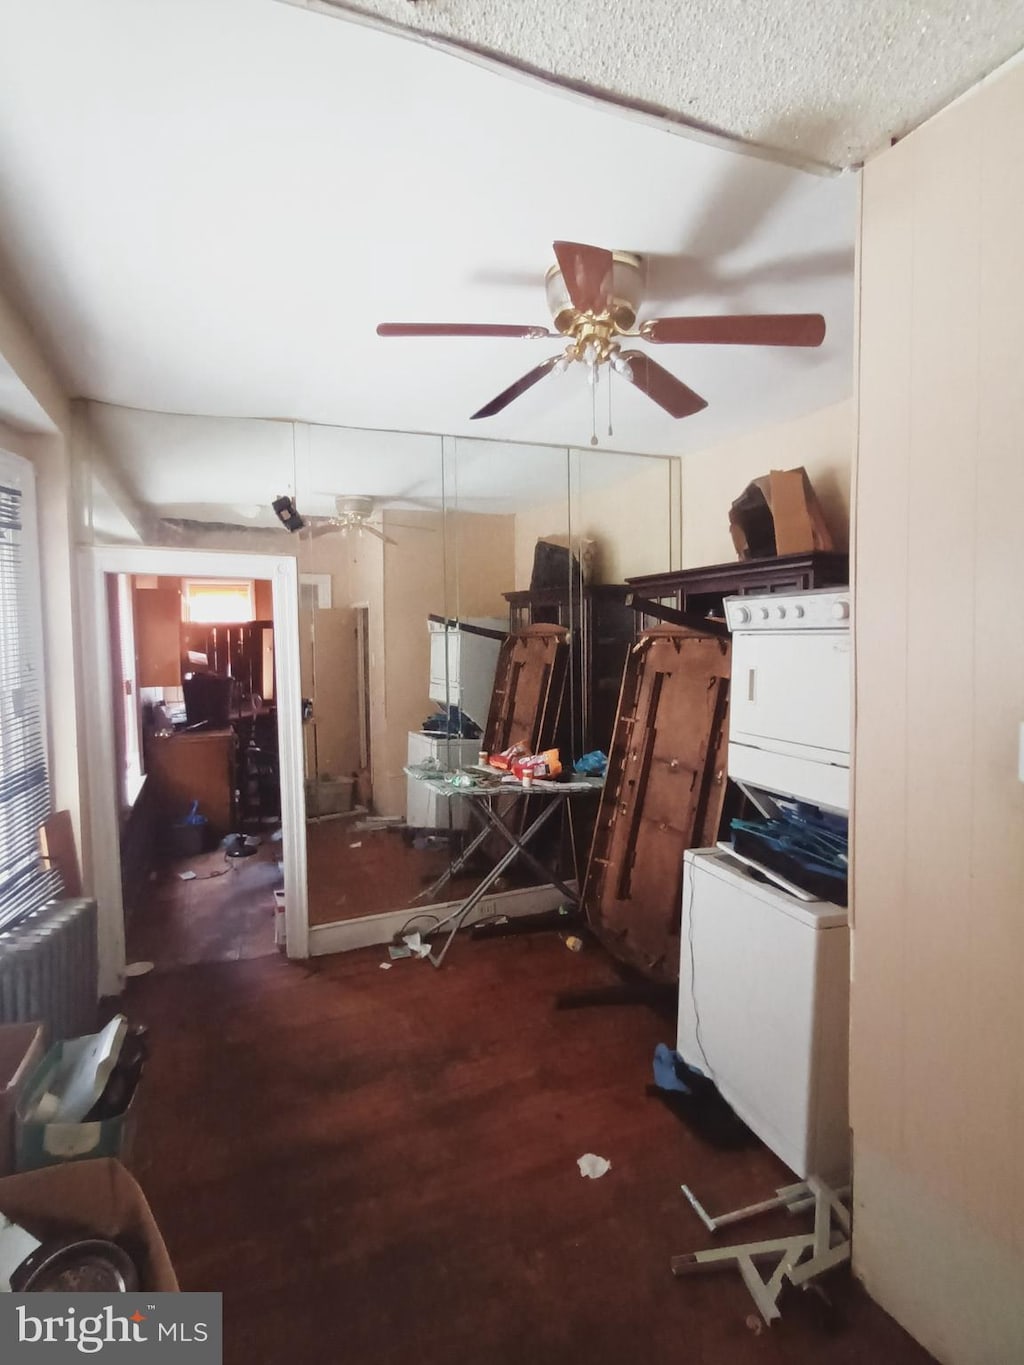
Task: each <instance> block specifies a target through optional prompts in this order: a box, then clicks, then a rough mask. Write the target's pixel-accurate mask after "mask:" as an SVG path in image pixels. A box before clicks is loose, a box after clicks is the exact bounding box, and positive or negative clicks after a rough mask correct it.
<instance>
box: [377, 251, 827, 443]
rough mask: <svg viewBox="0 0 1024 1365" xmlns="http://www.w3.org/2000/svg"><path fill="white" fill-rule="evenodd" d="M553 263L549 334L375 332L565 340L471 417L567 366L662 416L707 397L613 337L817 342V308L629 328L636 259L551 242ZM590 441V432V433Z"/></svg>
mask: <svg viewBox="0 0 1024 1365" xmlns="http://www.w3.org/2000/svg"><path fill="white" fill-rule="evenodd" d="M554 252H555V261H556V264H555V265H553V266H551V267H550V269H549V270H548V272H547V274H546V275H545V278H544V287H545V292H546V295H547V303H548V308H549V310H550V312H551V317H552V320H553V322H554V327H555V330H554V332H552V331H549V330H548V328H546V327H531V326H529V325H518V324H512V323H459V322H382V323H380V325H379V326H378V327H377V334H378V336H382V337H431V336H432V337H454V336H458V337H483V336H497V337H522V338H524V339H528V340H535V339H539V338H542V337H550V336H562V337H565V338H567V341H568V344H567V345H566V347H565V350H564V351H563V352H561V353H560V354H558V355H554V356H551V357H550V358H549V359H547V360H545V361H543V362H542V363H541V364H540V365H537V366H535V367H534V368H533V369H532V370H529V371H527V373H526V374H524V375H523V376H522V377H521V378H519V379H517V380H516V381H515V383H514V384H510V385H509V387H508V388H507V389H504V390H502V392H501V393H499V394H498V395H497V397H495V398H492V399H491V401H490V402H489V403H486V404H485V405H484V406H483V407H482V408H480V409H479V411H477V412H474V413H473V415H472V418H471V420H476V419H477V418H481V417H493V416H494V415H495V414H496V413H499V412H501V411H502V410H503V409H504V408H506V407H508V405H509V404H510V403H512V402H513V401H514V400H515V399H516V398H518V397H520V395H521V394H524V393H525V392H526V391H527V389H530V388H532V387H533V386H534V384H537V383H539V382H540V380H542V379H544V378H545V377H546V376H547V375H549V374H564V373H565V371H566V370H567V369H568V368H569V367H570V365H572V364H573V363H579V364H582V365H584V366H586V368H587V375H588V379H589V381H590V384H591V386H592V387H593V386H596V384H597V379H598V374H599V370H600V367H601V366H603V365H607V366H608V367H609V369H611V370H613V371H614V372H615V373H616V374H618V375H619V376H620V377H621V378H622V379H624V380H625V381H626V382H627V383H629V384H632V385H633V387H634V388H636V389H639V390H640V392H641V393H644V394H646V395H647V397H648V398H650V399H651V400H652V401H653V402H655V403H657V404H658V406H659V407H661V408H662V409H664V411H665V412H667V413H668V414H669V416H670V417H675V418H680V417H691V416H693V414H694V413H697V412H700V411H701V409H702V408H706V407H707V400H706V399H704V398H702V397H701V396H700V394H698V393H695V392H694V391H693V389H691V388H688V387H687V386H686V385H685V384H684V383H683V382H682V380H680V379H677V378H676V376H675V375H674V374H671V373H670V372H669V371H668V370H666V369H664V368H663V367H662V366H661V365H659V364H658V363H657V361H655V360H652V359H651V357H650V356H649V355H647V353H646V352H644V351H637V350H628V351H624V350H623V349H622V344H621V342H620V340H619V338H620V337H626V338H629V339H630V340H639V341H645V342H649V343H651V344H653V345H698V346H721V345H727V346H820V345H821V343H822V341H823V340H824V338H825V319H824V318H823V317H822V316H821V314H820V313H761V314H734V315H731V316H711V317H678V318H649V319H647V320H646V321H645V322H642V323H640V325H639V327H637V316H638V313H639V310H640V305H641V302H642V299H643V263H642V260H641V258H640V257H639V256H635V255H633V253H632V252H628V251H608V250H606V249H605V248H604V247H599V246H588V245H587V244H586V243H584V242H555V243H554ZM594 442H595V443H596V436H595V437H594Z"/></svg>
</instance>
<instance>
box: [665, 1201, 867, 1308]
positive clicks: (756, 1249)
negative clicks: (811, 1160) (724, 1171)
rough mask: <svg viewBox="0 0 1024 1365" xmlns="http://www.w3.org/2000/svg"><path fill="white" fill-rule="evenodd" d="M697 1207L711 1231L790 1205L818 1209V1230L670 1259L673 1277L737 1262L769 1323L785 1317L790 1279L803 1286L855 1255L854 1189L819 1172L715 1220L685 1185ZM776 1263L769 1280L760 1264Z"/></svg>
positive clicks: (795, 1209) (791, 1208) (798, 1210)
mask: <svg viewBox="0 0 1024 1365" xmlns="http://www.w3.org/2000/svg"><path fill="white" fill-rule="evenodd" d="M682 1189H683V1193H684V1194H685V1195H686V1197H687V1199H688V1200H689V1201H690V1204H691V1205H692V1206H693V1209H694V1210H695V1212H696V1213H697V1214H698V1216H699V1217H700V1219H701V1221H702V1222H703V1224H704V1226H705V1227H706V1228H707V1229H708V1230H709V1231H710V1232H717V1231H718V1229H719V1228H721V1227H726V1226H728V1225H729V1224H731V1223H739V1222H741V1221H743V1220H744V1219H746V1218H753V1217H755V1216H756V1215H757V1214H759V1213H768V1212H769V1211H770V1210H772V1209H786V1210H787V1212H789V1213H801V1212H804V1211H806V1210H808V1209H811V1208H813V1209H814V1229H813V1231H811V1232H806V1233H797V1234H795V1235H794V1236H791V1237H774V1238H770V1239H768V1240H767V1241H763V1242H745V1243H742V1244H740V1245H737V1246H727V1247H715V1248H714V1249H712V1250H710V1251H691V1252H687V1253H686V1254H685V1255H683V1256H673V1257H672V1260H671V1262H670V1265H671V1268H672V1274H673V1275H697V1274H701V1273H702V1272H706V1271H710V1270H722V1269H726V1270H727V1269H729V1268H730V1267H733V1266H735V1268H736V1269H737V1270H738V1271H739V1272H740V1275H741V1276H742V1277H743V1283H744V1284H745V1285H746V1286H747V1288H748V1289H749V1290H750V1295H751V1297H752V1298H753V1300H754V1302H755V1304H756V1305H757V1307H758V1309H759V1310H760V1313H761V1316H762V1317H763V1318H764V1320H765V1322H766V1323H768V1324H771V1323H772V1322H773V1321H774V1320H775V1319H776V1318H777V1317H780V1316H781V1314H780V1311H779V1306H778V1302H779V1295H780V1294H781V1293H782V1289H783V1286H784V1285H785V1284H786V1282H787V1280H788V1281H789V1283H790V1284H794V1285H798V1286H800V1287H801V1288H806V1287H808V1286H809V1284H810V1282H811V1281H812V1280H813V1279H815V1278H816V1277H817V1276H818V1275H822V1274H824V1273H825V1271H826V1270H832V1269H833V1268H834V1267H835V1266H837V1265H841V1264H842V1263H843V1262H844V1261H848V1260H849V1258H850V1211H849V1209H847V1207H846V1206H845V1204H844V1203H843V1202H842V1201H843V1199H844V1198H847V1197H848V1196H849V1193H850V1191H849V1187H848V1186H846V1187H843V1188H842V1189H838V1190H833V1189H832V1188H831V1187H830V1186H828V1185H826V1184H825V1182H824V1181H823V1180H820V1179H818V1177H817V1176H809V1177H808V1178H807V1180H802V1181H800V1182H799V1183H798V1184H796V1185H784V1186H782V1188H780V1189H779V1190H777V1191H776V1196H775V1198H774V1199H765V1200H762V1202H761V1203H759V1204H750V1205H748V1207H747V1208H743V1209H736V1210H734V1211H733V1212H732V1213H723V1214H719V1216H718V1217H717V1218H712V1217H711V1216H710V1215H709V1214H708V1213H707V1212H706V1211H705V1209H704V1207H703V1206H702V1205H701V1203H700V1201H699V1200H698V1199H697V1197H696V1195H694V1193H693V1191H692V1190H691V1189H690V1188H689V1187H688V1186H686V1185H684V1186H683V1187H682ZM762 1261H769V1262H771V1261H774V1263H775V1265H774V1269H773V1270H772V1272H771V1274H770V1275H769V1276H768V1278H767V1279H765V1278H763V1277H762V1275H761V1272H760V1271H759V1270H758V1268H757V1267H758V1263H759V1262H762Z"/></svg>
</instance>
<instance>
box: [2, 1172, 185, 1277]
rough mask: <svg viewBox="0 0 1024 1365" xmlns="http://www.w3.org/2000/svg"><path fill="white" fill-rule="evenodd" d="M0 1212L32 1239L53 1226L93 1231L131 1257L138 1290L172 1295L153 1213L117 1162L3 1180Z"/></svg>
mask: <svg viewBox="0 0 1024 1365" xmlns="http://www.w3.org/2000/svg"><path fill="white" fill-rule="evenodd" d="M0 1213H4V1214H6V1215H7V1217H8V1218H9V1219H10V1220H11V1221H12V1222H14V1223H19V1224H21V1225H22V1226H23V1227H25V1228H26V1229H27V1230H28V1231H29V1232H32V1233H34V1234H35V1235H36V1236H39V1235H40V1233H41V1232H44V1231H45V1232H56V1231H57V1230H58V1229H59V1228H65V1229H71V1230H72V1231H74V1232H91V1233H98V1234H99V1235H100V1236H102V1237H106V1238H108V1239H110V1240H111V1241H115V1242H118V1243H120V1245H121V1246H123V1247H124V1249H125V1251H127V1252H128V1254H129V1255H130V1256H131V1257H132V1259H133V1260H134V1261H135V1263H136V1265H137V1266H138V1268H139V1278H140V1288H142V1289H153V1290H157V1291H158V1292H162V1293H174V1294H176V1293H177V1292H178V1277H177V1276H176V1275H175V1273H174V1267H173V1266H172V1265H171V1260H170V1257H169V1256H168V1254H167V1247H166V1246H165V1245H164V1239H163V1237H161V1235H160V1229H159V1228H158V1227H157V1225H156V1219H155V1218H154V1217H153V1211H152V1209H151V1208H150V1207H149V1204H148V1203H147V1202H146V1196H145V1195H144V1194H143V1193H142V1190H141V1189H140V1188H139V1186H138V1184H137V1183H136V1181H135V1180H134V1179H133V1178H132V1177H131V1175H129V1173H128V1172H127V1171H126V1170H125V1168H124V1167H123V1166H122V1165H121V1163H120V1162H119V1161H115V1160H113V1159H112V1158H102V1159H99V1160H96V1161H76V1162H72V1163H70V1164H68V1165H63V1166H47V1167H45V1168H44V1169H42V1170H39V1171H25V1172H24V1173H23V1174H21V1175H10V1176H6V1177H4V1178H3V1179H0ZM37 1229H38V1231H37Z"/></svg>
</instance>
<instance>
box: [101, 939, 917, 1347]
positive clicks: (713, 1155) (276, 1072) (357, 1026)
mask: <svg viewBox="0 0 1024 1365" xmlns="http://www.w3.org/2000/svg"><path fill="white" fill-rule="evenodd" d="M385 959H386V955H385V953H384V951H383V950H381V949H367V950H365V951H361V952H358V953H352V954H346V955H343V956H338V957H333V958H322V959H318V960H314V961H312V962H310V963H309V964H308V965H305V966H302V965H298V964H293V963H289V962H287V961H286V960H284V959H282V958H281V957H280V956H278V955H276V954H275V955H274V956H271V957H264V958H257V959H253V960H248V961H245V960H240V961H235V962H230V963H221V962H216V963H204V964H201V965H197V966H191V967H186V968H182V969H181V970H177V971H169V972H165V973H163V974H159V975H158V974H154V975H151V976H148V977H143V978H139V979H137V980H134V981H131V982H129V986H128V993H127V995H126V997H125V998H124V1001H123V1008H124V1009H125V1010H126V1012H127V1013H128V1014H129V1016H130V1017H131V1018H132V1019H133V1020H138V1021H140V1022H145V1023H147V1024H149V1025H150V1027H151V1030H152V1041H153V1057H152V1060H151V1062H150V1064H149V1067H148V1069H147V1072H146V1075H145V1077H144V1080H143V1084H142V1086H141V1090H140V1096H139V1104H140V1111H141V1112H140V1120H141V1121H140V1125H139V1136H138V1141H137V1146H136V1153H135V1161H134V1163H133V1169H134V1171H135V1173H136V1175H137V1177H138V1179H139V1180H140V1181H141V1183H142V1185H143V1188H144V1189H145V1191H146V1193H147V1195H148V1197H149V1199H150V1202H151V1203H152V1206H153V1209H154V1211H155V1213H156V1217H157V1219H158V1221H159V1223H160V1225H161V1227H162V1229H163V1232H164V1236H165V1237H166V1240H167V1243H168V1246H169V1249H170V1252H171V1255H172V1258H173V1260H174V1262H175V1265H176V1267H177V1270H178V1274H179V1277H180V1279H181V1284H182V1287H183V1288H184V1289H217V1290H222V1291H223V1293H224V1309H225V1357H224V1358H225V1361H226V1362H228V1365H307V1362H308V1365H314V1362H317V1365H319V1362H329V1363H333V1362H340V1361H352V1362H360V1365H362V1363H364V1362H365V1363H366V1365H370V1363H371V1362H374V1363H376V1362H380V1363H381V1365H414V1363H415V1365H420V1363H421V1362H422V1365H458V1362H463V1361H472V1362H476V1361H480V1362H487V1365H556V1363H557V1365H569V1363H570V1362H577V1361H579V1362H587V1363H588V1365H622V1363H623V1362H626V1361H630V1360H633V1359H639V1360H643V1361H644V1362H650V1363H651V1365H678V1363H679V1362H684V1361H685V1362H687V1363H688V1365H711V1363H712V1362H715V1363H721V1365H746V1362H761V1363H762V1365H764V1363H767V1365H783V1363H785V1365H804V1363H805V1362H812V1361H813V1362H816V1363H818V1362H823V1361H825V1362H841V1363H842V1365H853V1363H854V1362H862V1361H863V1362H869V1361H870V1362H876V1361H885V1362H887V1365H911V1362H914V1363H915V1365H919V1363H921V1362H925V1361H927V1360H929V1359H930V1357H928V1356H927V1355H926V1354H925V1352H924V1351H922V1350H921V1349H920V1348H919V1347H917V1346H916V1345H915V1344H914V1343H913V1342H912V1341H911V1340H910V1339H909V1338H908V1337H907V1336H906V1335H905V1334H904V1333H903V1332H902V1331H901V1330H900V1329H899V1328H898V1327H897V1326H896V1325H895V1323H893V1322H892V1321H891V1320H890V1319H889V1318H888V1317H887V1316H886V1315H885V1314H884V1313H883V1312H882V1311H881V1309H879V1308H878V1307H877V1306H876V1305H875V1304H873V1303H872V1302H871V1301H870V1300H868V1298H867V1297H866V1295H865V1294H864V1293H863V1292H862V1291H861V1289H860V1288H859V1286H858V1285H856V1284H855V1283H854V1282H852V1281H851V1280H850V1279H849V1278H847V1277H844V1276H842V1275H840V1276H839V1278H838V1279H834V1280H833V1282H832V1284H831V1286H830V1290H831V1293H832V1294H833V1296H834V1299H835V1301H836V1304H837V1308H838V1316H839V1318H840V1319H841V1325H840V1326H839V1327H838V1329H837V1330H833V1331H831V1332H827V1331H826V1330H825V1329H824V1328H823V1327H822V1325H821V1324H820V1323H819V1321H818V1315H817V1313H816V1311H815V1308H814V1304H813V1303H812V1302H811V1300H810V1296H807V1295H800V1294H799V1293H797V1292H796V1291H794V1293H793V1297H792V1299H791V1301H790V1302H788V1303H787V1304H786V1309H785V1315H784V1317H783V1319H782V1321H781V1322H779V1323H777V1324H776V1325H775V1326H774V1327H772V1328H771V1329H767V1328H764V1329H763V1330H760V1331H758V1330H755V1328H756V1326H757V1319H756V1317H755V1315H754V1308H753V1304H752V1302H751V1300H750V1298H749V1296H748V1294H747V1292H746V1290H745V1289H744V1287H743V1285H742V1283H741V1281H740V1279H739V1276H738V1275H737V1274H735V1273H732V1272H725V1273H722V1274H718V1275H709V1276H702V1277H699V1278H695V1279H690V1280H674V1279H673V1278H672V1276H671V1275H670V1273H669V1257H670V1256H671V1255H673V1254H674V1253H676V1252H680V1251H686V1250H693V1249H696V1248H698V1247H703V1246H707V1245H710V1244H711V1241H712V1239H711V1237H710V1236H709V1234H707V1233H706V1232H705V1231H704V1229H703V1227H702V1226H701V1225H700V1223H699V1222H698V1220H697V1218H696V1217H695V1215H694V1214H693V1212H692V1211H691V1210H690V1209H689V1207H688V1206H687V1204H686V1202H685V1200H684V1198H683V1196H682V1194H681V1193H680V1191H679V1186H680V1184H681V1183H682V1182H687V1183H689V1184H690V1185H691V1186H693V1187H694V1188H695V1189H696V1190H697V1191H698V1192H699V1194H700V1196H701V1197H702V1198H703V1199H704V1201H705V1203H706V1205H707V1206H708V1207H709V1208H711V1209H712V1210H723V1209H726V1208H732V1207H735V1206H737V1205H739V1204H743V1203H747V1202H750V1201H752V1200H755V1199H760V1198H763V1197H765V1196H766V1195H767V1194H769V1193H770V1192H771V1191H772V1190H773V1188H774V1187H775V1186H776V1185H780V1184H783V1183H787V1182H788V1181H789V1180H791V1179H792V1176H791V1175H790V1174H789V1173H788V1172H787V1171H786V1169H785V1168H784V1167H783V1166H782V1165H781V1164H780V1163H779V1162H778V1161H776V1160H775V1158H774V1157H773V1156H772V1155H771V1154H770V1153H769V1152H768V1151H767V1150H766V1149H765V1148H763V1147H761V1146H760V1145H754V1146H752V1147H750V1148H749V1149H748V1150H744V1151H742V1152H739V1153H737V1152H721V1151H716V1150H715V1149H713V1148H711V1147H708V1146H706V1145H705V1144H704V1143H703V1142H702V1141H700V1140H699V1139H698V1138H696V1137H695V1136H694V1135H693V1134H692V1133H691V1132H690V1131H689V1130H688V1128H687V1127H686V1126H684V1124H683V1123H682V1122H681V1121H680V1120H679V1119H678V1118H677V1117H675V1116H674V1115H673V1114H672V1113H670V1112H669V1111H668V1110H667V1109H666V1108H665V1107H664V1106H663V1105H662V1104H660V1103H659V1102H658V1101H657V1100H655V1099H649V1098H646V1097H645V1094H644V1088H645V1085H646V1083H647V1081H648V1080H649V1079H650V1062H651V1056H652V1053H653V1050H654V1047H655V1044H656V1043H658V1042H660V1041H665V1042H671V1041H672V1039H673V1036H674V1026H673V1022H672V1020H671V1018H670V1017H659V1015H658V1014H657V1013H656V1012H654V1011H653V1010H652V1009H650V1008H649V1007H647V1006H630V1007H621V1006H619V1007H603V1008H597V1009H583V1010H573V1011H558V1010H556V1009H554V1008H553V1000H554V997H555V995H556V993H557V992H558V991H560V990H565V989H574V988H578V987H591V986H601V985H605V984H609V983H611V982H613V981H614V980H615V976H614V973H613V971H612V969H611V965H610V963H609V961H608V959H607V958H606V957H605V956H604V955H603V953H602V952H601V951H600V950H599V949H598V948H597V947H595V946H594V945H592V944H589V943H588V944H587V946H586V948H585V950H584V951H583V952H581V953H571V952H569V951H567V949H566V947H565V946H564V944H563V943H562V941H561V939H560V938H559V937H558V936H557V935H555V934H550V933H549V934H537V935H530V936H526V937H517V938H510V939H504V940H495V941H489V942H472V941H469V940H468V939H463V938H460V940H459V941H458V942H457V943H456V944H455V945H454V947H453V949H452V952H451V954H450V957H449V960H448V962H447V963H446V965H445V967H444V969H443V970H442V971H440V972H437V971H435V970H434V969H433V968H432V967H431V966H429V964H427V963H426V962H420V961H413V960H406V961H401V962H398V963H396V964H395V965H394V966H393V967H392V968H391V969H390V970H388V971H382V970H381V969H380V963H381V961H382V960H385ZM584 1152H595V1153H597V1154H598V1155H601V1156H605V1157H607V1158H609V1159H610V1161H611V1163H612V1166H611V1170H610V1172H609V1173H608V1174H607V1175H606V1176H604V1178H603V1179H600V1180H597V1181H592V1180H585V1179H582V1178H581V1177H580V1175H579V1172H578V1169H577V1166H576V1159H577V1157H579V1156H580V1155H582V1154H583V1153H584ZM778 1226H779V1224H773V1222H772V1220H771V1219H765V1220H762V1221H761V1222H760V1223H758V1224H749V1225H747V1227H748V1228H749V1229H750V1230H749V1232H748V1231H747V1230H746V1229H740V1230H739V1231H740V1237H743V1236H750V1237H753V1236H768V1235H772V1233H773V1231H774V1230H775V1228H776V1227H778ZM781 1226H782V1227H783V1228H786V1229H790V1230H791V1229H792V1226H793V1225H792V1222H791V1220H786V1219H785V1218H784V1217H783V1220H782V1223H781ZM737 1240H739V1238H737ZM751 1323H753V1324H754V1326H751V1325H750V1324H751Z"/></svg>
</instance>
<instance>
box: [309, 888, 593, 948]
mask: <svg viewBox="0 0 1024 1365" xmlns="http://www.w3.org/2000/svg"><path fill="white" fill-rule="evenodd" d="M566 885H567V886H569V887H572V888H573V889H574V890H575V887H576V884H575V882H571V881H570V882H567V883H566ZM564 899H565V898H564V896H563V895H562V893H561V892H560V891H559V890H558V889H557V887H554V886H550V885H547V886H524V887H521V888H520V889H519V890H517V891H501V892H497V893H496V894H495V895H493V896H485V897H484V898H483V900H482V901H480V903H479V905H476V906H474V907H473V909H472V910H471V911H470V913H469V914H468V915H467V917H466V923H465V924H464V925H463V928H467V929H468V928H469V926H470V925H471V924H475V923H476V922H477V921H478V920H481V919H489V918H491V916H493V915H507V916H508V917H509V919H516V918H518V917H519V916H520V915H537V914H541V913H542V912H543V911H545V910H557V909H558V907H559V906H560V905H561V904H562V902H563V901H564ZM458 904H459V902H458V901H444V902H443V903H441V904H439V905H425V906H423V905H421V906H416V905H406V906H402V908H401V909H400V910H385V911H384V912H383V913H381V914H379V915H363V916H362V918H360V919H348V920H337V921H336V922H335V923H333V924H311V925H310V926H309V954H310V957H323V956H324V955H325V954H327V953H347V952H351V951H352V950H353V949H355V948H369V947H372V946H373V945H374V944H375V943H391V942H392V940H393V939H394V937H395V935H396V934H397V933H398V932H399V931H400V930H401V929H402V927H403V926H404V925H405V924H407V923H408V922H409V921H410V920H411V919H412V918H413V917H414V916H416V915H436V916H437V918H438V919H442V918H443V917H444V916H445V915H447V914H449V913H450V912H451V911H452V910H454V909H455V908H456V906H457V905H458ZM414 927H415V928H420V929H423V928H425V927H429V921H423V922H422V923H421V924H419V925H416V926H414Z"/></svg>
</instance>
